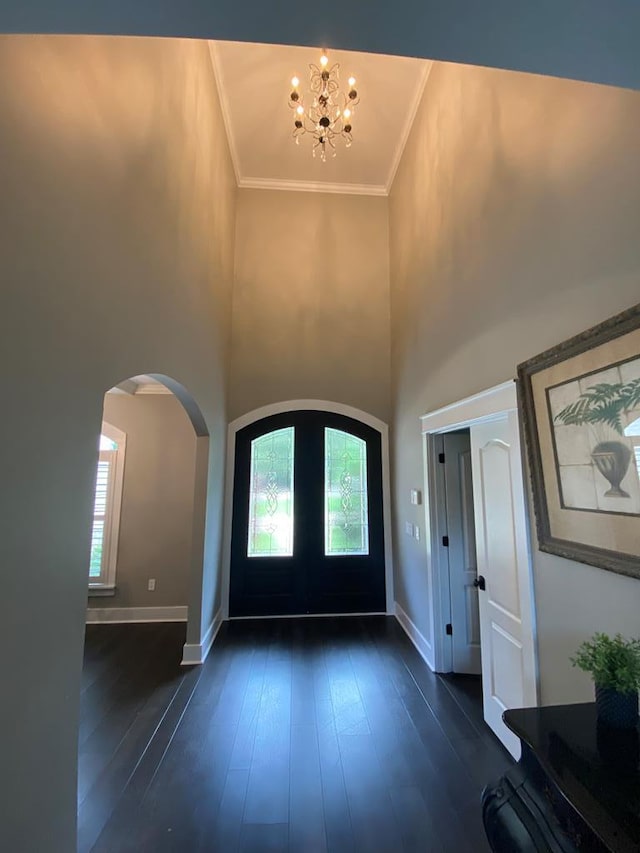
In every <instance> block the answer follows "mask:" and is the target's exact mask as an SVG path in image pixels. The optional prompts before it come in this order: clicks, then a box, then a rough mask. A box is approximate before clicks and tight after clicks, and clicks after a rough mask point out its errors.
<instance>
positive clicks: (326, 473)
mask: <svg viewBox="0 0 640 853" xmlns="http://www.w3.org/2000/svg"><path fill="white" fill-rule="evenodd" d="M278 408H279V409H281V411H274V409H278ZM354 415H356V417H354ZM358 415H360V416H361V417H357V416H358ZM365 419H366V420H365ZM366 421H369V423H367V422H366ZM386 438H387V434H386V427H385V425H384V424H382V423H381V422H379V421H377V420H376V419H373V418H371V416H368V415H366V414H365V413H361V412H359V411H358V410H354V409H351V408H349V407H344V406H338V405H335V404H330V403H324V402H318V401H299V402H294V403H289V404H286V403H283V404H280V405H279V406H277V407H267V408H266V409H262V410H258V411H256V412H254V413H252V414H251V415H247V416H245V417H244V418H241V419H239V420H238V421H236V422H234V423H233V424H232V425H231V427H230V442H229V445H230V447H229V452H230V465H232V466H233V467H232V477H230V479H231V480H232V483H233V488H232V493H233V499H232V506H231V507H229V509H230V515H231V524H230V535H229V542H228V557H229V583H228V589H229V616H230V617H232V618H233V617H237V616H257V615H262V616H264V615H269V616H272V615H273V616H275V615H295V614H325V613H326V614H329V613H373V612H385V611H388V610H389V605H388V602H389V600H392V597H393V594H392V590H391V589H390V583H389V577H388V575H389V570H390V566H388V565H387V559H388V546H389V542H388V538H387V535H386V530H385V528H386V527H387V525H386V524H385V522H386V520H387V519H386V513H387V506H386V501H385V500H384V495H385V491H386V487H387V484H388V471H387V464H386V463H387V458H388V457H387V447H386Z"/></svg>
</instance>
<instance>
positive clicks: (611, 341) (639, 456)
mask: <svg viewBox="0 0 640 853" xmlns="http://www.w3.org/2000/svg"><path fill="white" fill-rule="evenodd" d="M517 385H518V407H519V410H520V414H521V423H522V431H523V436H524V443H525V445H526V449H527V458H528V463H529V473H530V477H531V490H532V496H533V507H534V513H535V519H536V528H537V534H538V544H539V547H540V550H541V551H546V552H548V553H550V554H557V555H558V556H560V557H565V558H567V559H570V560H577V561H579V562H582V563H587V564H589V565H592V566H598V567H599V568H602V569H607V570H609V571H612V572H617V573H619V574H623V575H628V576H630V577H635V578H640V304H639V305H635V306H633V307H632V308H629V309H628V310H626V311H623V312H622V313H621V314H617V315H616V316H614V317H611V318H610V319H608V320H605V321H604V322H602V323H600V324H598V325H597V326H594V327H593V328H591V329H587V330H586V331H585V332H582V333H581V334H579V335H576V336H575V337H573V338H570V339H569V340H567V341H564V342H563V343H561V344H558V345H557V346H555V347H552V348H551V349H549V350H546V351H545V352H543V353H540V354H539V355H537V356H534V357H533V358H531V359H529V360H527V361H525V362H523V363H522V364H519V365H518V380H517Z"/></svg>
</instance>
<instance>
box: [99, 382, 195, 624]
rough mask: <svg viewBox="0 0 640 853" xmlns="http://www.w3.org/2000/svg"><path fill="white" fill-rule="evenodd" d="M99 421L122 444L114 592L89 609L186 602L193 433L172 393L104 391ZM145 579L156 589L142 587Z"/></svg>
mask: <svg viewBox="0 0 640 853" xmlns="http://www.w3.org/2000/svg"><path fill="white" fill-rule="evenodd" d="M103 417H104V420H105V421H106V422H107V423H109V424H111V425H112V426H114V427H117V428H118V429H119V430H121V431H122V432H124V433H125V435H126V437H127V439H126V451H125V467H124V478H123V486H122V507H121V513H120V535H119V537H118V559H117V563H116V592H115V595H114V596H113V597H110V596H109V597H102V596H101V597H96V598H91V597H90V598H89V607H90V608H92V607H93V608H100V609H103V608H107V609H108V608H110V607H169V606H177V605H186V604H188V603H189V571H190V568H191V540H192V535H191V533H192V526H193V495H194V488H195V451H196V436H195V433H194V431H193V427H192V425H191V421H190V420H189V418H188V417H187V414H186V412H185V410H184V409H183V408H182V405H181V404H180V403H179V402H178V400H177V399H176V398H175V397H174V396H173V395H172V394H140V395H136V396H133V395H129V394H107V395H105V398H104V415H103ZM149 578H154V579H155V581H156V588H155V590H154V591H153V592H150V591H149V589H148V580H149Z"/></svg>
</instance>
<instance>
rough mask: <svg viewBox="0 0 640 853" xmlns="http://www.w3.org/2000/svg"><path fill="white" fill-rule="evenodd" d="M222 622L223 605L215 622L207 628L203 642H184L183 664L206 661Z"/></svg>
mask: <svg viewBox="0 0 640 853" xmlns="http://www.w3.org/2000/svg"><path fill="white" fill-rule="evenodd" d="M222 622H223V619H222V607H220V608H219V610H218V612H217V613H216V615H215V616H214V617H213V622H212V623H211V625H209V627H208V628H207V631H206V633H205V635H204V637H203V638H202V642H201V643H185V644H184V647H183V650H182V665H183V666H193V665H194V664H198V663H204V662H205V660H206V659H207V655H208V654H209V652H210V650H211V646H212V645H213V641H214V640H215V638H216V636H217V635H218V631H219V630H220V626H221V625H222Z"/></svg>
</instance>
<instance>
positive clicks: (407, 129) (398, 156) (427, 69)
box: [385, 60, 433, 195]
mask: <svg viewBox="0 0 640 853" xmlns="http://www.w3.org/2000/svg"><path fill="white" fill-rule="evenodd" d="M432 68H433V61H432V60H429V61H426V62H425V64H424V68H423V70H422V75H421V77H420V79H419V80H418V85H417V86H416V89H415V92H414V94H413V100H412V102H411V106H410V108H409V112H408V113H407V118H406V120H405V123H404V127H403V128H402V133H401V134H400V139H399V140H398V144H397V146H396V150H395V153H394V155H393V160H392V161H391V168H390V169H389V176H388V177H387V183H386V186H385V195H389V193H390V192H391V187H392V186H393V182H394V180H395V177H396V172H397V171H398V166H399V165H400V161H401V160H402V155H403V154H404V149H405V146H406V144H407V140H408V139H409V134H410V133H411V128H412V127H413V123H414V121H415V119H416V114H417V112H418V107H419V106H420V103H421V102H422V96H423V95H424V90H425V88H426V86H427V81H428V79H429V75H430V74H431V69H432Z"/></svg>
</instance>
